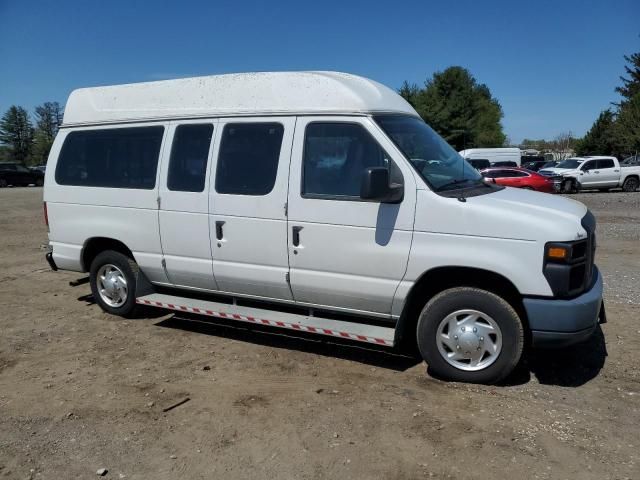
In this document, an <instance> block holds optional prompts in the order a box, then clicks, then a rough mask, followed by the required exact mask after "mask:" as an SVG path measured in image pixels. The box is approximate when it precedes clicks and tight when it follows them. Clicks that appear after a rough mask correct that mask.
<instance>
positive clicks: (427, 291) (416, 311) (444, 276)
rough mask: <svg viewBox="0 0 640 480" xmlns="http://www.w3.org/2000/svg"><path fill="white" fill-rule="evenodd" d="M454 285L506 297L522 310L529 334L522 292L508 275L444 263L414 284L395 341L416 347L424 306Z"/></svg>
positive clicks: (401, 316) (515, 307) (523, 322)
mask: <svg viewBox="0 0 640 480" xmlns="http://www.w3.org/2000/svg"><path fill="white" fill-rule="evenodd" d="M454 287H476V288H480V289H482V290H487V291H489V292H492V293H495V294H496V295H498V296H500V297H502V298H504V299H505V300H506V301H507V302H508V303H509V304H510V305H511V306H512V307H513V308H514V309H515V310H516V312H517V313H518V316H519V317H520V319H521V321H522V324H523V327H524V328H525V332H527V333H528V331H529V328H528V321H527V315H526V311H525V309H524V306H523V304H522V294H521V293H520V291H519V290H518V289H517V288H516V286H515V285H514V284H513V282H511V281H510V280H509V279H508V278H507V277H505V276H504V275H501V274H499V273H496V272H493V271H491V270H485V269H482V268H476V267H462V266H453V265H452V266H442V267H436V268H433V269H431V270H427V271H426V272H424V273H423V274H422V275H421V276H420V277H419V278H418V280H417V281H416V282H415V283H414V285H413V287H411V290H410V291H409V294H408V295H407V298H406V300H405V303H404V307H403V309H402V313H401V314H400V318H399V319H398V323H397V324H396V333H395V344H396V345H399V346H401V347H406V348H410V349H413V348H415V346H416V345H417V344H416V324H417V322H418V316H419V315H420V312H421V311H422V308H423V307H424V305H425V304H426V303H427V302H428V301H429V300H430V299H431V298H433V297H434V296H435V295H437V294H438V293H440V292H442V291H444V290H447V289H449V288H454Z"/></svg>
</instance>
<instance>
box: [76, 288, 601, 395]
mask: <svg viewBox="0 0 640 480" xmlns="http://www.w3.org/2000/svg"><path fill="white" fill-rule="evenodd" d="M78 301H81V302H86V303H87V305H93V304H94V303H95V302H94V300H93V297H92V296H91V294H89V295H83V296H81V297H79V298H78ZM169 313H170V312H168V311H166V310H163V309H160V308H150V307H145V308H142V309H141V311H140V315H139V317H140V318H148V319H157V318H160V317H165V316H166V315H167V314H169ZM155 325H156V326H159V327H163V328H173V329H177V330H183V331H187V332H193V333H198V334H202V335H211V336H215V337H222V338H230V339H233V340H239V341H242V342H247V343H253V344H256V345H264V346H269V347H274V348H283V349H287V350H297V351H300V352H307V353H313V354H316V355H323V356H326V357H333V358H340V359H343V360H350V361H354V362H359V363H363V364H367V365H372V366H376V367H380V368H387V369H390V370H394V371H405V370H408V369H409V368H411V367H414V366H415V365H418V364H420V363H422V359H421V358H419V357H418V356H416V355H415V354H413V353H411V352H406V353H405V352H397V351H394V350H389V349H388V348H384V347H378V346H376V345H368V344H364V343H356V342H350V341H348V340H342V339H340V338H335V337H328V336H320V335H313V334H305V333H303V332H293V331H290V330H282V329H275V328H271V327H266V326H261V325H254V324H245V323H241V322H236V321H233V320H225V319H221V318H210V317H201V316H198V315H190V314H187V313H180V314H179V315H178V314H173V315H172V316H171V317H169V318H166V319H164V320H161V321H159V322H158V323H156V324H155ZM606 357H607V347H606V344H605V339H604V335H603V333H602V329H601V328H600V326H598V328H597V330H596V332H595V333H594V334H593V335H592V336H591V338H590V339H589V340H587V341H586V342H584V343H581V344H578V345H575V346H572V347H565V348H562V349H558V350H532V351H529V352H527V353H526V354H525V357H524V360H523V361H522V362H521V363H520V365H518V367H517V368H516V370H515V371H514V372H513V373H512V374H511V375H510V376H509V377H507V379H506V380H504V381H502V382H501V383H500V384H499V386H514V385H522V384H525V383H528V382H529V381H530V380H531V377H532V375H533V376H535V377H536V378H537V379H538V381H539V382H540V383H541V384H543V385H557V386H562V387H579V386H581V385H584V384H585V383H587V382H589V381H590V380H592V379H593V378H595V377H596V376H598V374H599V373H600V370H601V369H602V367H603V366H604V363H605V359H606Z"/></svg>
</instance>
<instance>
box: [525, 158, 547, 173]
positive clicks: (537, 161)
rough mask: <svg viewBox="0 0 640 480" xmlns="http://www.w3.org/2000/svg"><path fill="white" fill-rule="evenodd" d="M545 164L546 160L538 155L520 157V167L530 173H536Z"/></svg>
mask: <svg viewBox="0 0 640 480" xmlns="http://www.w3.org/2000/svg"><path fill="white" fill-rule="evenodd" d="M547 162H548V160H547V159H546V158H544V157H543V156H540V155H527V156H524V157H520V163H521V165H522V166H523V167H524V168H526V169H527V170H531V171H532V172H537V171H538V170H540V169H541V168H542V166H543V165H544V164H546V163H547Z"/></svg>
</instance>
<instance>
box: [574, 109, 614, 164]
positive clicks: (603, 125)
mask: <svg viewBox="0 0 640 480" xmlns="http://www.w3.org/2000/svg"><path fill="white" fill-rule="evenodd" d="M614 125H615V115H614V113H613V112H612V111H611V110H609V109H607V110H604V111H602V112H600V115H599V116H598V118H597V119H596V121H595V122H593V125H592V126H591V128H590V129H589V131H588V132H587V134H586V135H585V136H584V137H583V138H582V139H581V140H579V141H578V144H577V146H576V153H577V154H578V155H594V154H595V155H613V154H614V153H615V150H616V146H615V141H614Z"/></svg>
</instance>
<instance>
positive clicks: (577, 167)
mask: <svg viewBox="0 0 640 480" xmlns="http://www.w3.org/2000/svg"><path fill="white" fill-rule="evenodd" d="M538 173H540V174H541V175H546V176H562V177H563V178H564V180H563V181H562V187H561V190H562V192H565V193H570V192H576V191H578V190H581V189H598V190H601V191H607V190H609V189H612V188H622V190H623V191H625V192H635V191H636V190H637V189H638V187H639V186H640V166H637V167H625V166H620V163H619V162H618V159H617V158H616V157H600V156H598V157H595V156H593V157H574V158H568V159H566V160H563V161H562V162H560V163H559V164H558V165H556V166H555V167H553V168H545V169H543V170H540V171H539V172H538Z"/></svg>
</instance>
